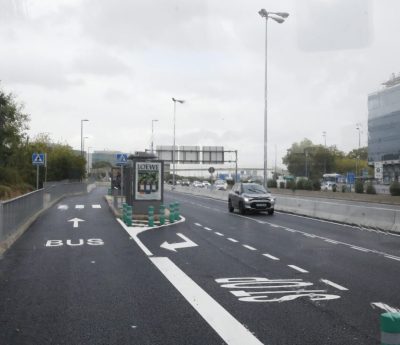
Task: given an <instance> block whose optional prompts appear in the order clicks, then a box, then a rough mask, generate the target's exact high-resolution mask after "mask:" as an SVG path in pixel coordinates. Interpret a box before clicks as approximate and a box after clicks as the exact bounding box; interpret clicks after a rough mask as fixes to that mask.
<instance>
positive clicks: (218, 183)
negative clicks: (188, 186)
mask: <svg viewBox="0 0 400 345" xmlns="http://www.w3.org/2000/svg"><path fill="white" fill-rule="evenodd" d="M214 188H215V189H217V190H226V189H227V188H228V184H227V183H226V181H224V180H216V181H215V182H214Z"/></svg>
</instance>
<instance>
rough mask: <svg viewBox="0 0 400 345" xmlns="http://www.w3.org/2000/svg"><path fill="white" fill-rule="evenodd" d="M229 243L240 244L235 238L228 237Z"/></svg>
mask: <svg viewBox="0 0 400 345" xmlns="http://www.w3.org/2000/svg"><path fill="white" fill-rule="evenodd" d="M228 241H231V242H234V243H238V242H239V241H238V240H235V239H234V238H231V237H228Z"/></svg>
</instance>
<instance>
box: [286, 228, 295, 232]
mask: <svg viewBox="0 0 400 345" xmlns="http://www.w3.org/2000/svg"><path fill="white" fill-rule="evenodd" d="M283 229H284V230H286V231H290V232H296V230H293V229H290V228H283Z"/></svg>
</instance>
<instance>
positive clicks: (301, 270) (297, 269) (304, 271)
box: [288, 265, 308, 273]
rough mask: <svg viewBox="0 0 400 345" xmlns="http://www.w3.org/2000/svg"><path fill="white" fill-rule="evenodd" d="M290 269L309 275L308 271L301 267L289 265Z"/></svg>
mask: <svg viewBox="0 0 400 345" xmlns="http://www.w3.org/2000/svg"><path fill="white" fill-rule="evenodd" d="M288 266H289V267H290V268H293V269H294V270H296V271H299V272H301V273H308V271H306V270H305V269H303V268H301V267H299V266H295V265H288Z"/></svg>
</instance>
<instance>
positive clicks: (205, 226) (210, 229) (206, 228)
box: [204, 226, 212, 231]
mask: <svg viewBox="0 0 400 345" xmlns="http://www.w3.org/2000/svg"><path fill="white" fill-rule="evenodd" d="M204 229H205V230H208V231H212V229H210V228H207V227H206V226H205V227H204Z"/></svg>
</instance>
